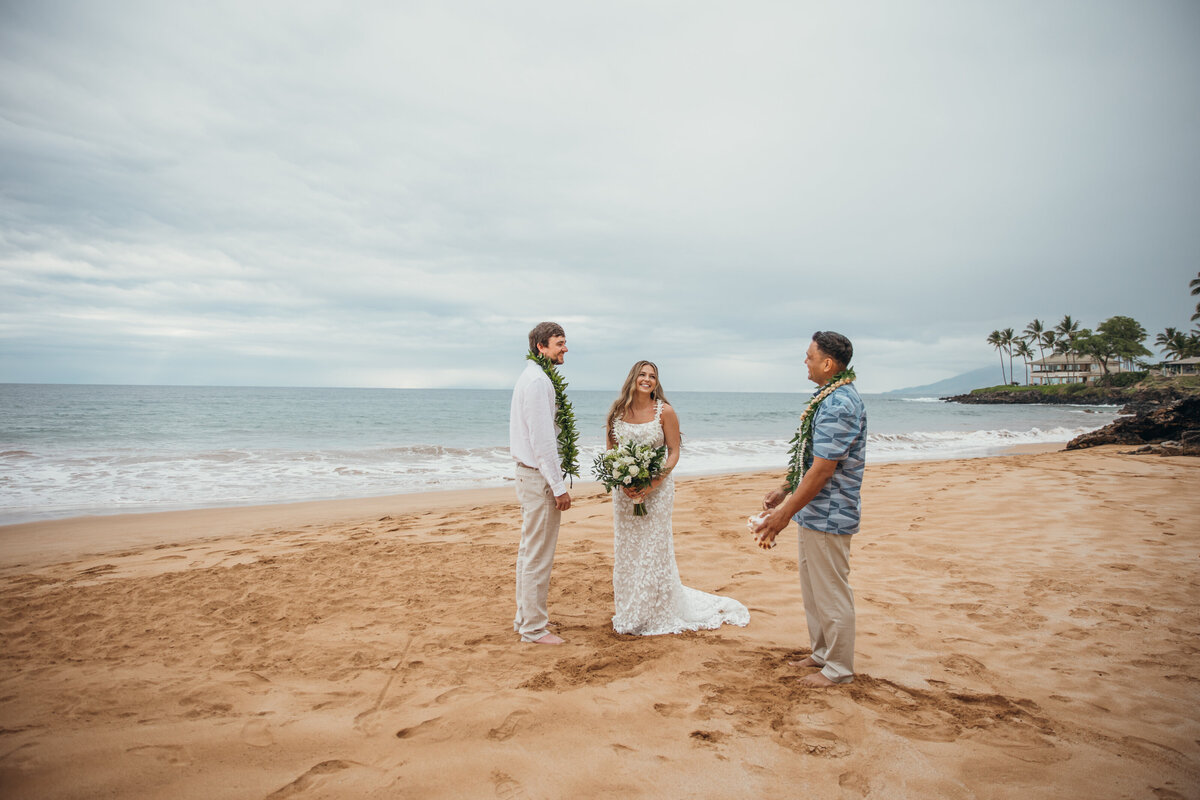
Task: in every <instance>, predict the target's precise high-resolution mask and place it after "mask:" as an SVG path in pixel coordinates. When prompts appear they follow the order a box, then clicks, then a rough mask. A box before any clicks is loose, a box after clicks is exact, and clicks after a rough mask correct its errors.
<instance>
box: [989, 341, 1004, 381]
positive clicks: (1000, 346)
mask: <svg viewBox="0 0 1200 800" xmlns="http://www.w3.org/2000/svg"><path fill="white" fill-rule="evenodd" d="M987 343H988V344H990V345H991V346H992V347H994V348H996V349H997V350H999V351H1000V382H1001V383H1003V384H1005V385H1007V384H1008V379H1007V378H1005V377H1004V342H1003V341H1001V339H1000V331H992V332H991V333H989V334H988V337H987Z"/></svg>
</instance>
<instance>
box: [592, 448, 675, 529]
mask: <svg viewBox="0 0 1200 800" xmlns="http://www.w3.org/2000/svg"><path fill="white" fill-rule="evenodd" d="M666 461H667V447H666V445H663V446H662V447H651V446H650V445H648V444H634V443H633V442H625V443H624V444H618V445H617V446H616V447H614V448H613V449H612V450H605V451H604V452H603V453H601V454H600V455H598V456H596V460H595V461H594V462H592V473H593V474H594V475H595V476H596V480H598V481H600V482H601V483H603V484H604V488H605V489H607V490H608V491H610V492H611V491H612V490H613V489H614V488H617V487H619V486H628V487H629V488H630V489H645V488H646V487H647V486H649V485H650V482H651V481H652V480H654V479H655V478H656V477H657V476H658V474H659V473H660V472H662V468H663V464H665V463H666ZM633 515H634V516H635V517H644V516H646V506H645V505H644V504H643V503H635V504H634V506H633Z"/></svg>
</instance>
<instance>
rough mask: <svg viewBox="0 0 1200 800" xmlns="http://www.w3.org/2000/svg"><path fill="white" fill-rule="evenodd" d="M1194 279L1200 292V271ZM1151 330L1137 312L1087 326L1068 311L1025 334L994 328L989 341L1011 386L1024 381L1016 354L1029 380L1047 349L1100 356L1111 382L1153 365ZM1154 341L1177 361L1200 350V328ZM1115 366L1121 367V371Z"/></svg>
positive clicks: (1199, 315)
mask: <svg viewBox="0 0 1200 800" xmlns="http://www.w3.org/2000/svg"><path fill="white" fill-rule="evenodd" d="M1188 285H1189V288H1190V289H1191V293H1192V296H1193V297H1194V296H1196V295H1200V273H1197V275H1196V277H1195V278H1193V279H1192V281H1191V282H1190V283H1189V284H1188ZM1198 319H1200V302H1198V303H1196V313H1195V314H1193V315H1192V320H1191V321H1193V322H1195V321H1196V320H1198ZM1146 336H1147V333H1146V329H1145V328H1143V327H1142V325H1141V323H1139V322H1138V321H1137V320H1135V319H1133V318H1132V317H1125V316H1120V315H1118V316H1115V317H1109V318H1108V319H1106V320H1104V321H1103V322H1101V323H1100V324H1098V325H1097V326H1096V328H1095V330H1092V329H1090V328H1083V327H1081V326H1080V323H1079V321H1078V320H1076V319H1074V318H1073V317H1072V316H1071V315H1070V314H1066V315H1064V316H1063V318H1062V319H1061V320H1059V322H1058V324H1057V325H1054V326H1050V325H1047V324H1046V323H1045V322H1043V321H1042V320H1040V319H1034V320H1033V321H1032V322H1030V323H1029V324H1028V325H1026V326H1025V330H1024V331H1023V332H1022V333H1020V334H1018V333H1016V332H1015V330H1014V329H1013V328H1004V329H997V330H994V331H992V332H991V333H990V334H988V337H987V343H988V344H990V345H991V346H992V347H994V348H995V349H996V351H997V352H998V353H999V355H1000V378H1001V380H1002V381H1003V384H1004V385H1005V386H1016V385H1020V384H1019V383H1018V382H1017V380H1016V377H1015V375H1014V373H1013V358H1019V359H1021V361H1022V362H1023V363H1024V365H1025V383H1026V384H1027V385H1028V383H1029V370H1030V367H1031V365H1032V363H1033V361H1034V360H1035V359H1034V356H1035V355H1036V356H1037V358H1038V359H1044V358H1045V357H1046V351H1047V350H1049V351H1050V353H1051V354H1053V355H1062V356H1066V358H1067V363H1068V364H1072V363H1074V362H1075V360H1076V359H1089V358H1090V359H1095V361H1096V363H1098V364H1099V365H1100V368H1101V369H1102V370H1103V371H1104V376H1103V378H1101V381H1102V382H1103V383H1105V384H1109V385H1111V384H1113V383H1116V382H1124V380H1121V381H1117V380H1116V376H1117V375H1119V374H1121V373H1126V372H1129V371H1132V370H1133V369H1134V368H1135V367H1140V368H1142V369H1148V368H1149V367H1150V366H1151V364H1150V363H1148V362H1146V361H1144V360H1143V359H1145V358H1146V357H1148V356H1151V355H1153V353H1151V351H1149V350H1147V349H1146V347H1145V345H1143V344H1142V342H1144V341H1145V339H1146ZM1154 346H1155V347H1157V348H1158V349H1159V351H1160V352H1161V353H1163V355H1165V356H1166V357H1167V358H1168V359H1169V360H1172V361H1176V360H1179V359H1181V358H1192V357H1197V356H1200V329H1197V328H1193V329H1192V330H1191V332H1185V331H1182V330H1180V329H1178V328H1167V329H1166V330H1164V331H1163V332H1162V333H1160V334H1158V336H1156V337H1155V339H1154ZM1035 347H1036V348H1037V353H1036V354H1035V353H1034V348H1035ZM1006 361H1007V371H1006V370H1005V366H1006ZM1110 366H1116V367H1119V369H1118V371H1117V373H1116V374H1114V373H1113V371H1112V370H1111V369H1110Z"/></svg>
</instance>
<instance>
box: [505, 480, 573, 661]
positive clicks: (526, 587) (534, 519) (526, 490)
mask: <svg viewBox="0 0 1200 800" xmlns="http://www.w3.org/2000/svg"><path fill="white" fill-rule="evenodd" d="M516 477H517V501H518V502H519V503H520V504H521V546H520V548H519V549H518V550H517V616H516V618H515V619H514V620H513V630H515V631H516V632H517V633H519V634H521V639H522V640H524V641H526V642H532V641H535V640H537V639H540V638H542V637H543V636H545V635H546V634H547V633H549V631H547V630H546V623H548V622H549V621H550V616H549V613H548V612H547V610H546V595H547V594H549V592H550V568H551V567H552V566H553V565H554V548H555V545H557V544H558V526H559V521H560V520H561V519H562V512H561V511H559V510H558V509H557V508H556V507H555V505H554V495H553V494H552V493H551V491H550V486H549V484H547V483H546V479H545V478H543V477H542V473H540V472H538V471H537V470H536V469H530V468H529V467H526V466H524V465H522V464H518V465H517V475H516Z"/></svg>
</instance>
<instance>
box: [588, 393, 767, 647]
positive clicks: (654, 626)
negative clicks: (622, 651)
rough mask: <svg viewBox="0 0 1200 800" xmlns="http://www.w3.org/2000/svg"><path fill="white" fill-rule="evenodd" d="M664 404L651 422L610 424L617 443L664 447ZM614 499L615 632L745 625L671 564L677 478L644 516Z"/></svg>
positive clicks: (742, 613) (726, 602) (745, 614)
mask: <svg viewBox="0 0 1200 800" xmlns="http://www.w3.org/2000/svg"><path fill="white" fill-rule="evenodd" d="M661 417H662V402H661V401H659V403H658V406H657V407H656V409H655V414H654V419H653V420H651V421H650V422H645V423H641V424H632V423H628V422H625V421H624V420H620V419H618V420H616V422H615V423H614V430H613V433H614V436H615V438H616V439H617V441H619V442H627V441H629V440H631V439H632V440H633V441H635V442H637V443H638V444H649V445H652V446H654V447H660V446H662V444H663V443H664V437H663V429H662V422H661V421H660V420H661ZM612 497H613V600H614V604H615V606H616V613H615V614H614V615H613V630H615V631H616V632H617V633H634V634H640V635H642V636H657V635H659V634H664V633H681V632H683V631H697V630H711V629H713V628H719V627H720V626H721V625H722V624H723V623H729V624H731V625H746V624H747V623H748V622H749V621H750V612H749V611H748V610H747V609H746V607H745V606H744V605H742V604H741V603H739V602H738V601H737V600H734V599H733V598H730V597H721V596H719V595H715V594H708V593H707V592H702V591H700V590H698V589H692V588H690V587H687V586H684V585H683V583H682V582H681V581H680V579H679V567H678V566H677V565H676V564H675V542H674V539H673V536H672V531H671V512H672V511H673V509H674V506H675V476H674V475H668V476H667V478H666V480H664V481H663V482H662V483H660V484H659V487H658V488H657V489H656V490H654V491H653V492H651V493H650V495H649V496H648V497H647V498H646V516H644V517H637V516H634V514H633V501H632V500H630V499H629V498H628V497H626V496H625V493H624V492H622V491H621V490H620V489H614V490H613V492H612Z"/></svg>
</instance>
